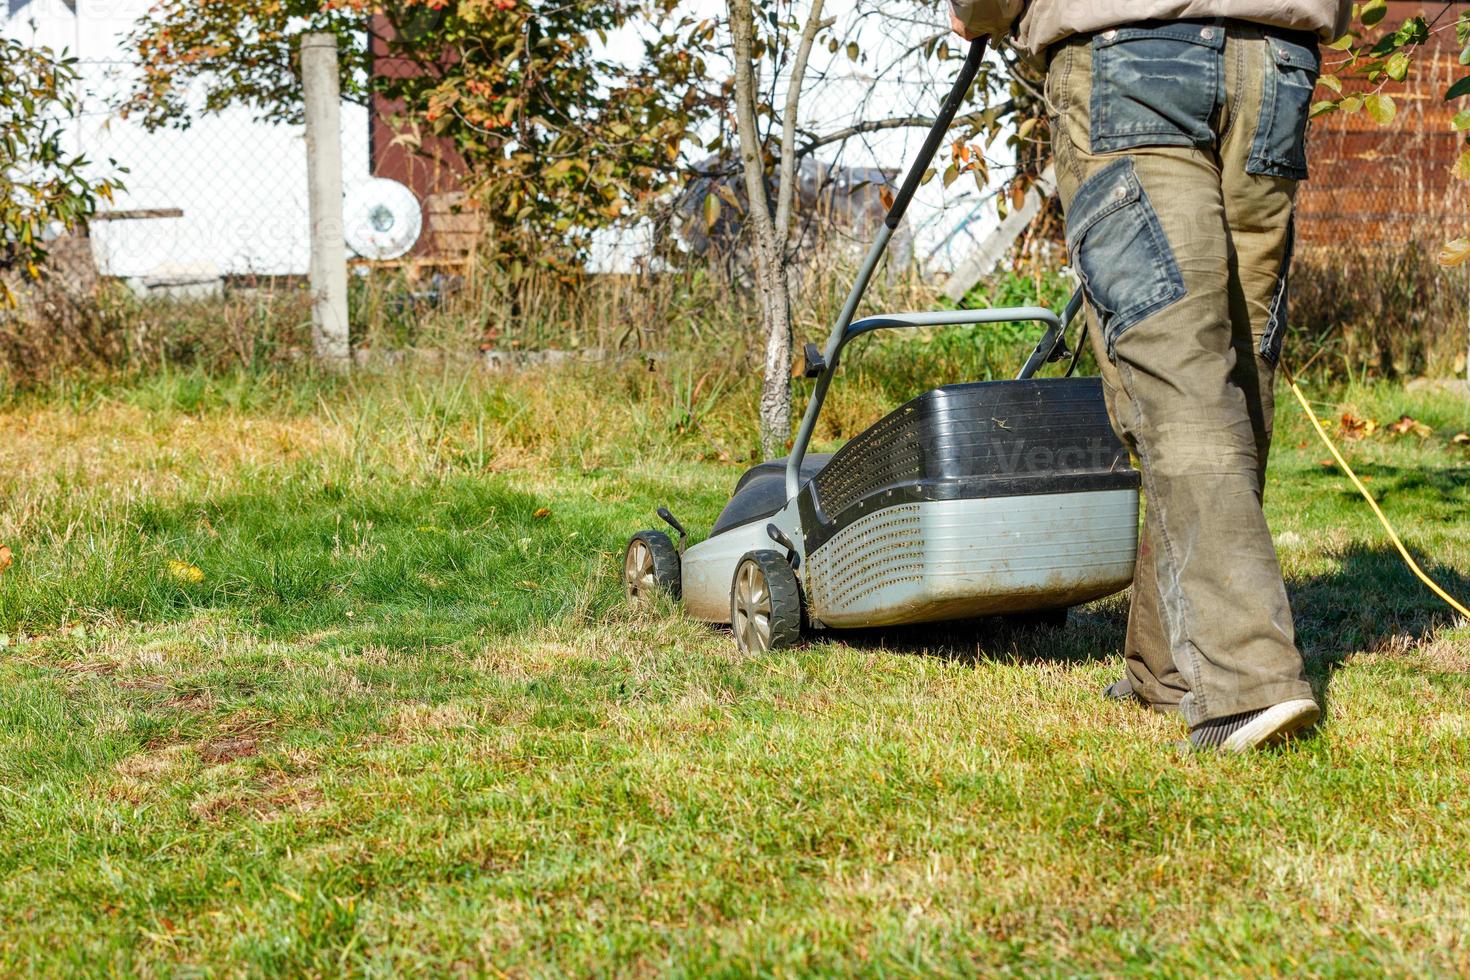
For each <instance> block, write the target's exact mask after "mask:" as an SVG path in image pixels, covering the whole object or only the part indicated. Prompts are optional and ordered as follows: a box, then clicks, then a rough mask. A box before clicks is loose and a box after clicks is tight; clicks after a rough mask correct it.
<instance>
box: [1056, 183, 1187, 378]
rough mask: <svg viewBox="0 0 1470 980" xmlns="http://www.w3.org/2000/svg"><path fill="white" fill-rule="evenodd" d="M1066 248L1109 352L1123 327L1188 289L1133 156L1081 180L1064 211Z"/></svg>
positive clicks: (1147, 314) (1167, 304) (1173, 300)
mask: <svg viewBox="0 0 1470 980" xmlns="http://www.w3.org/2000/svg"><path fill="white" fill-rule="evenodd" d="M1067 251H1068V252H1069V253H1070V255H1071V257H1072V266H1073V268H1075V269H1076V270H1077V273H1078V275H1079V276H1081V277H1082V288H1083V290H1084V291H1085V292H1086V294H1087V301H1088V302H1089V303H1091V304H1092V308H1093V309H1094V310H1095V311H1096V312H1097V315H1098V319H1099V321H1100V322H1101V325H1102V329H1103V336H1104V338H1105V339H1106V341H1107V352H1108V357H1109V358H1110V359H1111V358H1113V357H1114V350H1113V348H1114V345H1115V344H1116V343H1117V340H1118V337H1119V336H1121V335H1122V333H1123V332H1124V331H1125V330H1127V329H1128V328H1129V327H1130V326H1132V325H1133V324H1135V323H1137V322H1138V321H1140V320H1142V319H1143V318H1144V317H1147V316H1150V315H1152V314H1154V313H1157V312H1158V311H1160V310H1162V309H1164V308H1165V307H1167V306H1170V305H1171V304H1173V303H1176V302H1178V301H1179V300H1180V299H1182V298H1183V297H1184V295H1185V292H1186V290H1185V287H1184V277H1183V276H1182V275H1181V274H1180V271H1179V263H1178V262H1177V261H1176V260H1175V258H1174V251H1173V249H1172V248H1170V247H1169V240H1168V238H1166V237H1165V235H1164V229H1163V226H1162V225H1160V224H1159V216H1158V213H1157V212H1156V211H1154V207H1153V203H1152V202H1151V201H1150V200H1149V197H1148V194H1146V193H1145V192H1144V189H1143V185H1142V184H1141V183H1140V182H1139V180H1138V175H1137V174H1136V173H1135V172H1134V169H1133V158H1132V157H1122V158H1120V159H1118V160H1116V161H1114V162H1112V163H1110V164H1108V165H1107V166H1105V167H1103V168H1102V169H1100V170H1098V171H1097V172H1096V173H1094V174H1093V175H1092V176H1091V177H1089V178H1088V179H1087V180H1085V181H1083V182H1082V185H1081V186H1080V187H1078V188H1077V193H1076V195H1075V196H1074V197H1073V198H1072V205H1071V207H1070V208H1069V209H1068V211H1067Z"/></svg>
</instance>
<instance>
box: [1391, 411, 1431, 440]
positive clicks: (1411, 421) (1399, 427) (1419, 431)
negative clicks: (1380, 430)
mask: <svg viewBox="0 0 1470 980" xmlns="http://www.w3.org/2000/svg"><path fill="white" fill-rule="evenodd" d="M1388 431H1389V432H1392V433H1393V434H1394V435H1396V436H1402V435H1407V434H1409V433H1411V432H1412V433H1413V434H1414V435H1416V436H1418V437H1419V438H1420V439H1428V438H1429V437H1430V436H1432V435H1434V430H1433V429H1431V428H1430V427H1429V426H1427V425H1425V424H1424V423H1423V422H1420V421H1419V420H1418V419H1415V418H1410V417H1409V416H1407V415H1400V416H1399V420H1398V421H1397V422H1391V423H1389V426H1388Z"/></svg>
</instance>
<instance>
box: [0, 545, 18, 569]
mask: <svg viewBox="0 0 1470 980" xmlns="http://www.w3.org/2000/svg"><path fill="white" fill-rule="evenodd" d="M13 564H15V554H14V553H13V552H12V551H11V550H10V548H9V547H8V546H7V545H3V544H0V572H3V571H5V570H6V569H7V568H9V567H10V566H11V565H13Z"/></svg>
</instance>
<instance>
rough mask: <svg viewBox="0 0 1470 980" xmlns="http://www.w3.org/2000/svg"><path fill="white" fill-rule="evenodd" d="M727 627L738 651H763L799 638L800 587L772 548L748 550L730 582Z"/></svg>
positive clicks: (791, 642) (793, 643) (781, 557)
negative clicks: (728, 621)
mask: <svg viewBox="0 0 1470 980" xmlns="http://www.w3.org/2000/svg"><path fill="white" fill-rule="evenodd" d="M730 630H731V631H732V632H733V633H734V634H735V646H736V647H737V648H738V649H739V650H740V652H741V653H765V652H766V651H768V650H780V649H783V648H786V647H793V646H796V644H797V643H798V642H800V641H801V586H800V585H799V584H798V583H797V581H796V573H795V572H794V571H792V570H791V566H790V564H788V563H787V561H786V559H785V558H784V557H783V556H782V555H781V554H779V553H778V552H775V551H752V552H750V553H748V554H747V555H746V556H745V557H744V558H742V559H740V564H738V565H736V566H735V578H734V581H732V582H731V583H730Z"/></svg>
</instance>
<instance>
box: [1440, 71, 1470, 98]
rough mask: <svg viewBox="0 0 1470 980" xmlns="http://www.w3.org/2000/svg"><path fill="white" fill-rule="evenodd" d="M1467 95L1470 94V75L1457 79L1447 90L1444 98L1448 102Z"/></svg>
mask: <svg viewBox="0 0 1470 980" xmlns="http://www.w3.org/2000/svg"><path fill="white" fill-rule="evenodd" d="M1465 95H1470V75H1466V76H1465V77H1464V78H1457V79H1455V84H1453V85H1451V86H1450V87H1449V89H1448V90H1447V91H1446V92H1445V94H1444V100H1445V101H1446V102H1448V101H1450V99H1458V98H1462V97H1463V96H1465Z"/></svg>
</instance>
